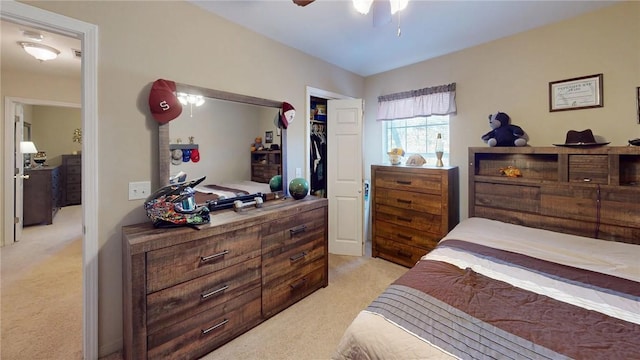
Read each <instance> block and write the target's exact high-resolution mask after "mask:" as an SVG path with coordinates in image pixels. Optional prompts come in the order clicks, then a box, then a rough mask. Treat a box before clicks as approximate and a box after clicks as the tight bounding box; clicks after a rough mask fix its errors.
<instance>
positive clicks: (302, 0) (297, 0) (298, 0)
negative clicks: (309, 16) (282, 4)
mask: <svg viewBox="0 0 640 360" xmlns="http://www.w3.org/2000/svg"><path fill="white" fill-rule="evenodd" d="M292 1H293V3H294V4H296V5H298V6H307V5H309V4H311V3H312V2H314V1H316V0H292Z"/></svg>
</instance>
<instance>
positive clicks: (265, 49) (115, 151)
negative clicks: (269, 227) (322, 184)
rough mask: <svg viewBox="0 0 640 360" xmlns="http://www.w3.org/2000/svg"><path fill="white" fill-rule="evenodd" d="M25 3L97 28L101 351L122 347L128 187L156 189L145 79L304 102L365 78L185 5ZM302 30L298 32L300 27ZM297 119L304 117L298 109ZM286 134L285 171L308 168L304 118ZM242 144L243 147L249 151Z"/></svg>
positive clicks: (136, 206) (137, 212)
mask: <svg viewBox="0 0 640 360" xmlns="http://www.w3.org/2000/svg"><path fill="white" fill-rule="evenodd" d="M27 3H28V4H30V5H33V6H37V7H39V8H42V9H45V10H49V11H52V12H56V13H59V14H62V15H65V16H69V17H72V18H75V19H78V20H82V21H85V22H88V23H92V24H96V25H98V27H99V29H98V31H99V49H98V58H99V61H98V62H99V65H98V96H99V98H98V101H99V119H98V122H99V123H98V132H99V142H100V143H99V148H98V150H99V165H98V172H99V174H98V176H99V192H100V194H99V199H98V201H99V209H100V210H99V216H100V219H99V229H98V233H99V239H98V241H99V246H100V252H99V259H98V261H99V269H98V271H99V298H100V300H99V352H100V354H101V355H104V354H107V353H110V352H113V351H115V350H118V349H120V348H121V346H122V319H121V312H122V291H121V289H122V281H121V278H122V271H121V268H122V262H121V240H122V239H121V231H122V230H121V228H122V226H123V225H128V224H133V223H139V222H143V221H147V218H146V216H145V213H144V210H143V207H142V201H140V200H138V201H128V200H127V192H128V182H130V181H140V180H146V179H150V180H151V181H152V187H154V188H155V187H157V186H158V184H159V180H158V178H157V171H158V165H157V163H158V156H157V138H158V131H157V123H156V122H155V121H154V120H152V118H151V117H150V115H149V110H148V94H149V89H150V87H151V83H152V82H153V81H154V80H156V79H158V78H164V79H170V80H174V81H176V82H180V83H184V84H192V85H197V86H202V87H208V88H212V89H219V90H224V91H230V92H235V93H241V94H246V95H251V96H256V97H262V98H268V99H273V100H279V101H287V102H289V103H291V104H292V105H293V106H294V107H295V108H296V109H300V110H302V109H304V108H305V106H306V93H305V91H306V87H307V86H312V87H315V88H319V89H324V90H327V91H331V92H336V93H341V94H345V95H348V96H352V97H363V96H364V90H363V86H364V79H363V78H362V77H360V76H357V75H355V74H353V73H350V72H347V71H345V70H342V69H339V68H337V67H335V66H332V65H329V64H327V63H325V62H323V61H320V60H319V59H317V58H313V57H310V56H307V55H305V54H303V53H301V52H299V51H296V50H293V49H290V48H288V47H286V46H284V45H282V44H280V43H278V42H275V41H272V40H268V39H266V38H264V37H262V36H260V35H258V34H256V33H253V32H251V31H249V30H246V29H243V28H240V27H238V26H235V25H232V24H231V23H229V22H228V21H226V20H223V19H222V18H220V17H217V16H215V15H212V14H209V13H206V12H204V11H202V10H200V8H198V7H196V6H193V5H191V4H189V3H186V2H182V1H140V2H136V1H128V2H122V1H117V2H112V1H82V2H78V1H55V2H50V1H42V2H27ZM300 30H303V29H300ZM3 80H4V79H3ZM299 114H304V111H300V112H299ZM301 118H302V116H301V115H298V119H297V120H298V121H295V122H293V123H292V125H291V126H290V127H289V129H288V134H287V135H288V141H289V144H288V146H289V148H292V149H294V150H293V151H290V152H289V159H288V160H289V162H288V171H289V173H294V172H295V168H296V167H301V168H303V167H304V166H305V160H306V156H304V152H303V151H295V149H303V148H304V122H303V121H300V119H301ZM246 146H249V143H248V144H247V145H246Z"/></svg>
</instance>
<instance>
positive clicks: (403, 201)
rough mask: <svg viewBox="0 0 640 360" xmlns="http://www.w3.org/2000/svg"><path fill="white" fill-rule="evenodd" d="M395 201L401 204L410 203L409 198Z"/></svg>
mask: <svg viewBox="0 0 640 360" xmlns="http://www.w3.org/2000/svg"><path fill="white" fill-rule="evenodd" d="M396 201H397V202H399V203H403V204H411V200H404V199H397V200H396Z"/></svg>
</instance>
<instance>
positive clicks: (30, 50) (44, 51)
mask: <svg viewBox="0 0 640 360" xmlns="http://www.w3.org/2000/svg"><path fill="white" fill-rule="evenodd" d="M18 44H19V45H20V46H22V48H23V49H24V51H26V52H27V54H29V55H31V56H33V57H34V58H36V59H38V60H40V61H47V60H53V59H55V58H57V57H58V55H60V51H58V49H54V48H52V47H51V46H47V45H42V44H36V43H32V42H19V43H18Z"/></svg>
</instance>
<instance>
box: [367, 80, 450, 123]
mask: <svg viewBox="0 0 640 360" xmlns="http://www.w3.org/2000/svg"><path fill="white" fill-rule="evenodd" d="M455 113H456V83H451V84H448V85H440V86H433V87H428V88H424V89H419V90H410V91H404V92H400V93H395V94H389V95H382V96H379V97H378V117H377V120H379V121H384V120H397V119H410V118H414V117H419V116H431V115H448V114H455Z"/></svg>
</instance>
